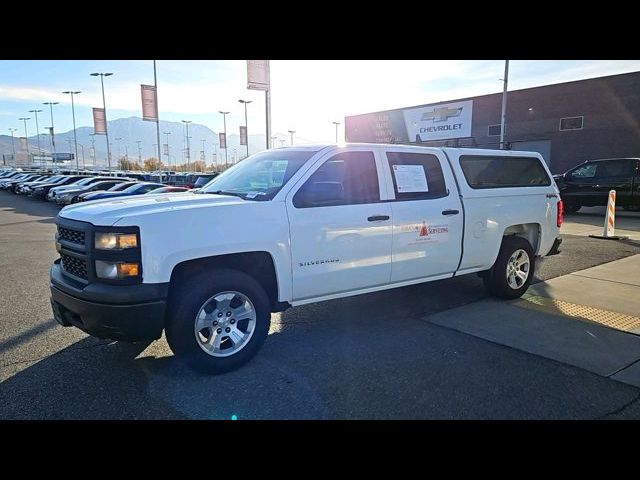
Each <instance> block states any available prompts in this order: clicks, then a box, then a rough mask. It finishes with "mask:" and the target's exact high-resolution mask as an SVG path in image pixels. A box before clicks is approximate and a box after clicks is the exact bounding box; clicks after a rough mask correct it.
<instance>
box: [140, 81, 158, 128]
mask: <svg viewBox="0 0 640 480" xmlns="http://www.w3.org/2000/svg"><path fill="white" fill-rule="evenodd" d="M140 93H141V95H142V119H143V120H147V121H150V122H156V121H158V97H157V96H156V87H154V86H153V85H140Z"/></svg>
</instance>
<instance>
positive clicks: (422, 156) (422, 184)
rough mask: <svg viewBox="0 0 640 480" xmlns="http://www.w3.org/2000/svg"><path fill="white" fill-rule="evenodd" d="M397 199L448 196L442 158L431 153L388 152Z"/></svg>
mask: <svg viewBox="0 0 640 480" xmlns="http://www.w3.org/2000/svg"><path fill="white" fill-rule="evenodd" d="M387 161H388V162H389V168H390V169H391V178H392V179H393V188H394V190H395V193H396V200H422V199H428V198H441V197H446V196H447V195H448V194H449V193H448V192H447V187H446V185H445V182H444V174H443V173H442V167H441V166H440V160H438V157H436V156H435V155H432V154H429V153H408V152H387Z"/></svg>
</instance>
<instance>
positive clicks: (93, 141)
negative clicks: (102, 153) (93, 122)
mask: <svg viewBox="0 0 640 480" xmlns="http://www.w3.org/2000/svg"><path fill="white" fill-rule="evenodd" d="M89 136H90V137H91V150H89V153H91V152H93V158H92V159H93V166H94V167H95V165H96V134H95V133H90V134H89Z"/></svg>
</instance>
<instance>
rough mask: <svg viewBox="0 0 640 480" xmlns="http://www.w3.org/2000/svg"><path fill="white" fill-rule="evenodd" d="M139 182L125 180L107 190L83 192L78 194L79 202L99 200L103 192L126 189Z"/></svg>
mask: <svg viewBox="0 0 640 480" xmlns="http://www.w3.org/2000/svg"><path fill="white" fill-rule="evenodd" d="M136 183H138V182H124V183H119V184H118V185H114V186H113V187H111V188H108V189H106V190H99V191H97V192H86V193H82V194H80V195H79V196H78V201H79V202H86V201H89V200H99V195H100V194H101V193H107V192H121V191H122V190H125V189H127V188H129V187H130V186H132V185H135V184H136Z"/></svg>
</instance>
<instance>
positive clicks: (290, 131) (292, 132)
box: [289, 130, 296, 146]
mask: <svg viewBox="0 0 640 480" xmlns="http://www.w3.org/2000/svg"><path fill="white" fill-rule="evenodd" d="M289 133H290V134H291V145H292V146H293V134H294V133H296V131H295V130H289Z"/></svg>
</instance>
